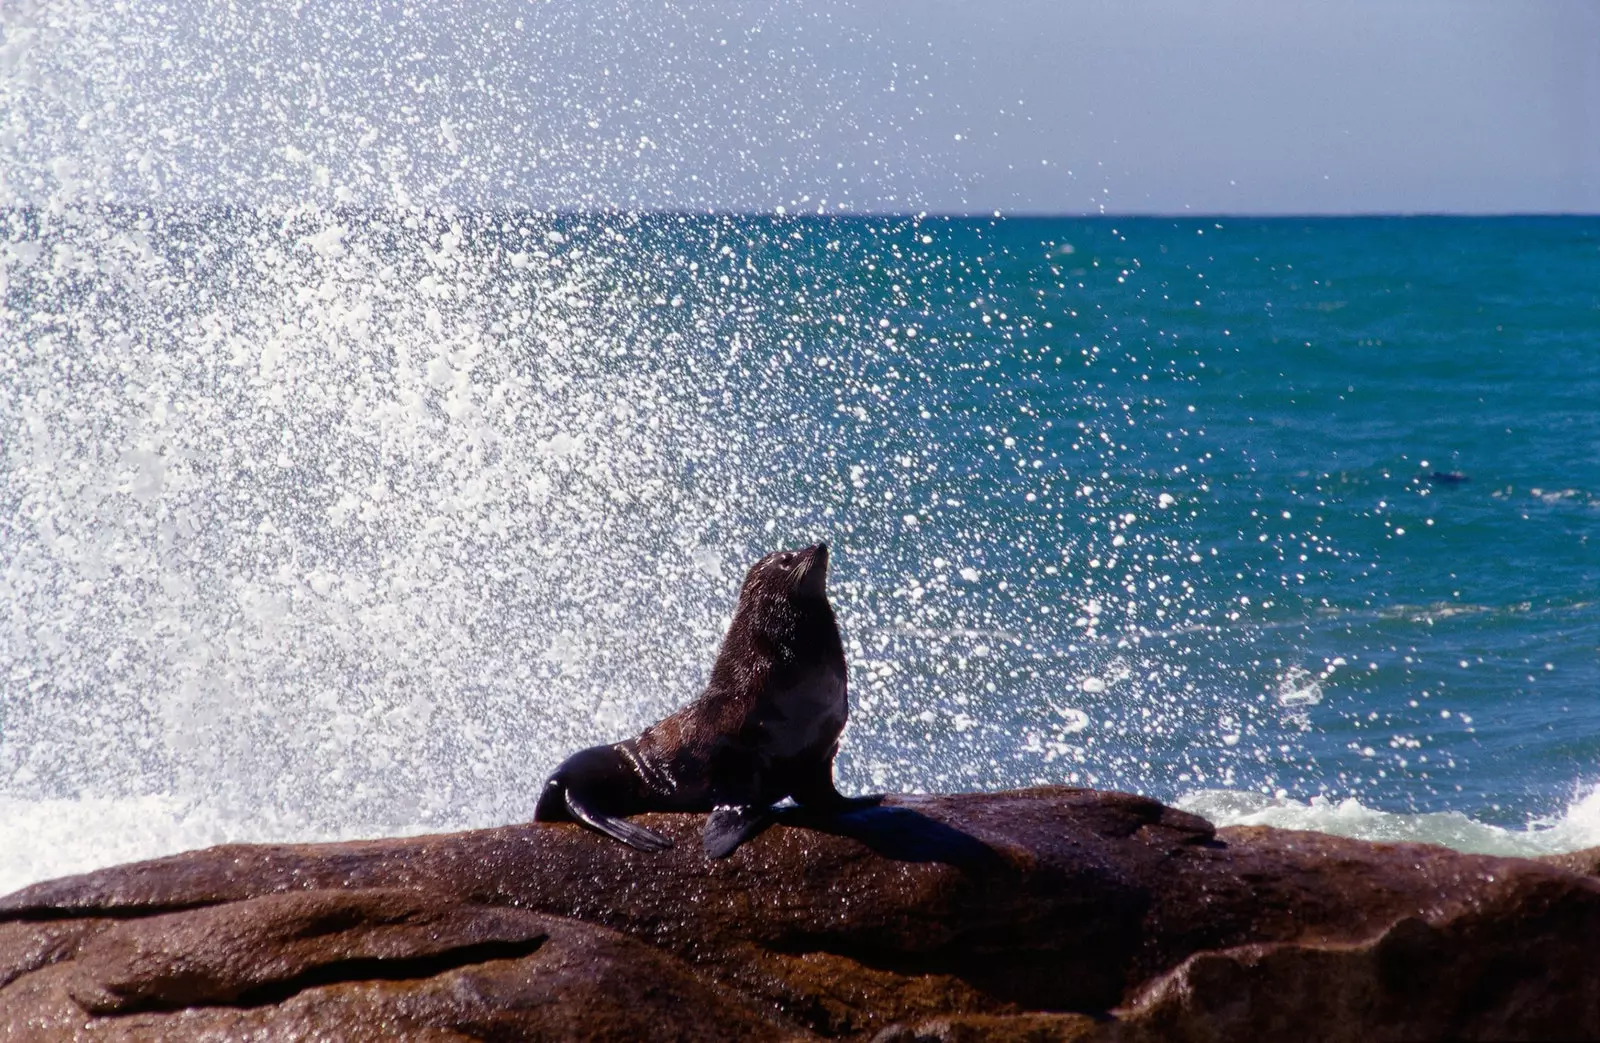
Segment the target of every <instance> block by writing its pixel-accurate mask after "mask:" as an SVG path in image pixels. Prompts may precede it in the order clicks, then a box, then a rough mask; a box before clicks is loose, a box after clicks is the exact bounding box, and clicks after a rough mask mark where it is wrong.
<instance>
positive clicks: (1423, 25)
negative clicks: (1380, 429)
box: [0, 0, 1600, 214]
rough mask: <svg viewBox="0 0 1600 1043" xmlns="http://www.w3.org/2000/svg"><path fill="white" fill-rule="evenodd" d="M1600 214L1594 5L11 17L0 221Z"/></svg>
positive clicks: (21, 11)
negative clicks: (328, 211) (286, 214)
mask: <svg viewBox="0 0 1600 1043" xmlns="http://www.w3.org/2000/svg"><path fill="white" fill-rule="evenodd" d="M63 198H66V199H69V200H72V199H77V200H114V201H122V202H128V201H166V202H168V203H171V204H174V205H177V204H182V203H193V202H245V203H261V202H269V203H276V204H289V205H298V204H302V203H310V204H314V205H315V204H337V203H348V204H358V205H387V204H396V203H398V204H401V205H414V204H422V205H438V204H456V205H469V206H471V205H486V204H505V205H516V206H527V207H532V208H535V209H573V208H590V207H605V208H625V209H669V210H672V209H687V210H708V209H709V210H724V211H772V210H775V209H777V208H779V207H782V208H783V209H784V210H785V211H788V212H794V211H818V210H821V211H823V212H828V213H837V212H855V213H861V212H886V211H887V212H908V211H909V212H934V213H989V212H991V211H995V210H999V211H1002V212H1009V213H1017V212H1022V213H1098V212H1106V213H1116V214H1125V213H1185V212H1189V213H1229V214H1237V213H1261V214H1272V213H1418V212H1426V213H1505V212H1588V213H1596V212H1600V3H1597V2H1595V0H1495V2H1482V0H1382V2H1374V0H1214V2H1211V3H1205V4H1198V3H1192V2H1176V0H1057V2H1044V0H1006V2H1003V3H979V2H976V0H858V2H844V0H817V2H814V3H806V4H801V3H776V2H774V3H748V2H736V0H692V2H675V3H659V2H655V3H646V2H644V0H629V2H623V3H618V2H614V0H591V2H587V3H577V2H567V0H545V2H527V0H434V2H430V3H426V4H423V3H416V4H410V3H407V2H405V0H379V2H369V0H324V2H321V3H316V4H303V3H300V2H298V0H262V2H260V3H256V4H249V5H243V4H235V5H231V6H230V5H229V4H227V3H225V2H222V0H168V2H167V3H166V4H163V5H141V4H133V5H123V9H122V10H120V11H119V10H117V8H116V7H115V6H112V5H105V4H101V3H97V2H92V0H13V2H9V3H7V4H6V5H4V6H3V7H0V203H4V202H18V201H22V202H33V203H41V202H44V201H47V200H51V199H54V200H58V201H59V200H61V199H63Z"/></svg>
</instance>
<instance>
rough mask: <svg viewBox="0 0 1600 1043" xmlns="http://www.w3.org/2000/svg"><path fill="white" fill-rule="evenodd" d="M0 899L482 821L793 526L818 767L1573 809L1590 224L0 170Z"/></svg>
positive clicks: (724, 612) (1468, 835)
mask: <svg viewBox="0 0 1600 1043" xmlns="http://www.w3.org/2000/svg"><path fill="white" fill-rule="evenodd" d="M0 302H3V309H4V310H3V311H0V506H3V509H0V618H3V623H0V679H3V680H0V684H3V691H0V892H4V891H9V890H11V889H13V888H16V887H20V886H23V885H25V884H27V883H29V882H32V881H34V880H38V879H43V878H47V877H51V876H56V875H60V874H64V873H70V872H78V871H82V870H86V869H89V868H93V867H96V866H100V865H105V864H110V863H113V862H117V861H123V860H127V859H132V858H140V857H149V856H154V855H158V854H163V853H167V852H171V851H176V850H181V849H185V848H191V847H197V846H203V845H206V844H212V843H217V842H222V841H232V840H248V841H265V840H314V839H331V838H344V837H357V836H372V835H380V834H386V833H415V832H422V831H437V830H448V829H459V828H467V827H473V826H484V825H490V824H496V823H502V822H510V821H522V820H526V819H527V818H529V817H530V816H531V813H532V809H533V805H534V800H535V797H536V795H537V793H538V788H539V786H540V784H541V783H542V781H543V779H544V777H545V775H546V773H547V772H548V771H549V770H550V769H551V768H552V767H553V766H554V765H555V763H556V762H557V761H558V760H560V759H561V758H562V757H563V756H564V755H565V754H567V753H569V752H571V751H572V750H574V749H576V748H578V747H580V746H582V745H587V744H591V743H597V742H603V741H609V740H615V739H619V738H623V737H626V736H628V735H630V734H633V733H634V732H635V731H637V730H638V729H639V728H640V727H642V726H643V725H645V724H647V723H649V722H650V721H652V720H654V719H657V718H658V717H660V716H662V715H664V714H665V713H667V712H669V711H670V710H672V709H673V708H675V707H676V706H678V705H681V704H682V703H683V702H685V701H687V700H688V699H690V698H692V697H693V696H694V695H695V694H696V693H697V692H698V690H699V688H700V686H701V685H702V684H703V683H704V681H705V678H706V674H707V671H708V669H709V666H710V664H711V660H712V657H713V655H714V653H715V649H716V645H717V641H718V639H719V636H720V634H721V631H722V628H723V627H724V626H725V625H726V622H727V620H728V618H729V614H730V611H731V608H732V605H733V600H734V597H735V594H736V591H737V587H738V583H739V581H740V578H741V576H742V574H743V570H744V569H745V568H746V567H747V566H748V565H749V564H750V563H751V562H753V561H754V560H755V559H756V558H757V557H759V556H760V555H761V554H763V553H765V552H767V551H769V550H772V549H774V548H777V547H781V546H793V545H799V544H803V543H810V542H812V541H815V540H818V539H825V540H827V541H828V542H829V544H830V546H831V547H832V550H833V555H834V557H833V567H832V575H831V578H830V588H831V594H832V598H833V602H834V605H835V608H836V610H837V611H838V614H839V616H840V619H841V623H842V626H843V629H844V633H845V639H846V645H847V652H848V656H849V659H850V671H851V677H850V686H851V700H852V717H851V724H850V728H849V730H848V732H847V733H846V736H845V741H844V748H843V751H842V752H841V754H840V757H839V759H838V763H837V773H838V776H839V779H840V784H841V787H842V788H843V789H845V790H846V791H847V792H861V791H950V790H988V789H999V788H1006V787H1018V786H1030V785H1037V784H1049V783H1062V784H1070V785H1080V786H1094V787H1103V788H1117V789H1125V790H1132V791H1135V792H1140V793H1145V794H1149V795H1151V796H1154V797H1157V798H1160V799H1162V800H1166V801H1172V802H1176V803H1178V804H1179V805H1181V806H1183V807H1187V808H1190V809H1191V810H1196V811H1199V812H1200V813H1202V814H1206V815H1208V816H1209V817H1211V818H1212V819H1213V820H1215V821H1217V822H1219V823H1224V824H1225V823H1236V822H1265V823H1270V824H1277V825H1287V826H1293V827H1296V828H1309V829H1321V830H1327V831H1333V832H1342V833H1347V834H1350V835H1356V836H1366V837H1373V838H1380V839H1416V840H1426V841H1432V842H1436V843H1445V844H1450V845H1452V846H1456V847H1459V848H1461V849H1464V850H1474V851H1493V852H1501V853H1522V854H1538V853H1545V852H1552V851H1561V850H1572V849H1576V848H1581V847H1585V846H1591V845H1597V844H1600V790H1597V788H1596V787H1597V786H1600V407H1597V405H1596V403H1597V402H1600V219H1597V218H1559V217H1551V218H1496V219H1469V218H1429V217H1414V218H1329V219H1299V218H1283V219H1254V218H1226V217H1224V218H1211V217H1207V218H1155V217H1142V218H1124V217H1118V218H1081V219H1080V218H1043V217H1039V218H1034V217H1004V218H999V217H996V218H953V217H937V216H923V217H911V216H905V217H822V216H760V217H747V216H731V215H715V214H713V215H674V214H609V213H608V214H592V215H575V214H555V215H548V214H537V213H527V212H518V211H512V210H506V211H494V212H488V211H478V212H469V211H457V212H450V211H430V212H424V211H400V210H396V211H374V210H357V209H346V210H340V209H331V210H330V209H318V208H304V209H295V210H284V209H277V210H263V211H251V210H229V209H210V210H206V209H192V210H159V209H157V210H139V209H137V208H124V209H110V208H104V209H101V208H93V207H86V206H78V207H67V208H52V209H37V210H27V209H21V210H11V211H8V212H5V213H4V214H0Z"/></svg>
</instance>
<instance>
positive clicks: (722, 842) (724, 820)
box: [705, 805, 772, 858]
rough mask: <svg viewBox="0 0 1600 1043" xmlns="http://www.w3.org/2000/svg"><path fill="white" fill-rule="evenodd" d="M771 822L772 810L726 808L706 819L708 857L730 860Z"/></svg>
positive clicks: (716, 811)
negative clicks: (728, 858)
mask: <svg viewBox="0 0 1600 1043" xmlns="http://www.w3.org/2000/svg"><path fill="white" fill-rule="evenodd" d="M771 821H772V809H771V808H763V807H751V806H748V805H745V806H728V805H724V806H722V807H719V808H716V809H714V810H713V811H712V812H711V814H710V815H708V816H707V817H706V832H705V849H706V857H707V858H727V857H728V856H729V855H731V854H733V853H734V852H735V851H737V850H738V849H739V845H740V844H743V843H744V842H745V841H746V840H749V839H750V838H751V837H753V836H755V835H756V834H757V833H759V832H761V831H762V830H763V829H765V828H766V827H767V824H768V823H770V822H771Z"/></svg>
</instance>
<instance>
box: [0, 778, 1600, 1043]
mask: <svg viewBox="0 0 1600 1043" xmlns="http://www.w3.org/2000/svg"><path fill="white" fill-rule="evenodd" d="M641 819H642V821H643V822H644V823H645V824H647V825H649V826H650V827H651V828H653V829H656V830H657V831H659V832H662V833H664V834H666V835H668V836H672V837H674V839H676V840H678V841H679V845H678V847H676V848H675V849H673V850H671V851H668V852H665V853H662V854H656V855H647V854H643V853H641V852H637V851H634V850H632V849H630V848H626V847H624V846H622V845H620V844H616V843H613V842H609V841H606V840H603V839H601V838H598V837H596V836H594V835H593V834H590V833H587V832H585V831H583V830H581V829H579V828H577V827H574V826H565V825H525V826H507V827H503V828H500V829H491V830H479V831H475V832H470V833H461V834H455V835H450V836H435V837H416V838H406V839H398V840H379V841H365V842H356V843H347V844H330V845H304V846H293V845H286V846H259V847H248V846H237V845H236V846H228V847H221V848H213V849H210V850H207V851H199V852H193V853H190V854H186V855H179V856H175V857H173V858H167V859H159V860H156V861H153V862H146V863H140V864H137V865H132V866H122V867H117V868H114V869H108V870H103V871H101V872H97V873H91V874H87V875H85V876H80V877H74V878H69V879H65V880H58V881H51V882H48V883H44V884H39V885H36V886H34V887H31V888H27V889H25V890H23V891H19V892H17V893H16V894H14V895H11V896H8V897H6V898H4V899H0V1038H6V1037H5V1033H6V1031H8V1029H7V1026H10V1028H9V1031H12V1032H13V1034H15V1033H16V1032H18V1031H20V1029H18V1028H17V1026H19V1025H27V1026H29V1027H30V1032H35V1035H32V1036H28V1037H22V1036H18V1037H17V1038H58V1037H59V1038H70V1037H71V1036H72V1035H73V1034H74V1033H77V1032H79V1031H87V1030H88V1028H87V1027H88V1026H91V1025H92V1026H93V1028H94V1031H95V1033H96V1035H97V1036H98V1035H99V1034H101V1033H102V1032H104V1031H106V1030H107V1026H111V1025H119V1026H125V1027H126V1026H134V1025H137V1024H144V1023H146V1022H147V1021H150V1020H151V1019H180V1020H181V1019H186V1018H187V1019H190V1020H191V1021H192V1025H191V1024H190V1021H184V1022H183V1024H184V1025H185V1026H186V1028H185V1031H188V1030H189V1028H193V1029H194V1031H196V1032H198V1031H200V1027H201V1026H202V1025H204V1026H209V1027H207V1028H205V1031H207V1032H214V1033H220V1035H219V1036H218V1037H217V1038H228V1037H231V1036H235V1035H242V1034H245V1033H248V1032H255V1031H256V1030H258V1029H260V1030H262V1031H266V1032H268V1035H269V1036H271V1035H274V1034H282V1033H290V1034H292V1032H291V1026H294V1025H300V1026H306V1031H308V1032H309V1031H313V1029H314V1030H315V1031H317V1032H324V1033H330V1034H333V1035H338V1036H341V1037H342V1038H350V1037H351V1036H352V1035H359V1034H360V1032H364V1031H368V1030H370V1031H372V1032H377V1031H378V1030H377V1029H376V1028H373V1026H379V1025H398V1024H404V1025H405V1026H407V1031H411V1030H412V1029H415V1030H416V1031H417V1032H418V1033H420V1032H423V1031H425V1030H426V1031H435V1032H442V1033H458V1034H461V1035H464V1036H470V1037H474V1038H480V1037H481V1036H483V1035H484V1034H486V1033H488V1034H492V1032H499V1031H501V1030H502V1029H504V1030H505V1031H508V1032H510V1033H511V1034H512V1036H514V1037H517V1038H561V1035H562V1032H564V1031H568V1030H570V1031H574V1032H578V1033H579V1034H580V1035H588V1036H590V1037H592V1038H633V1037H630V1035H629V1034H630V1033H635V1034H637V1032H639V1031H645V1033H646V1035H645V1037H638V1038H661V1037H663V1036H667V1035H668V1034H670V1033H676V1034H677V1035H676V1037H674V1038H698V1037H699V1035H701V1034H714V1035H717V1036H718V1037H719V1038H721V1037H738V1036H740V1035H744V1036H747V1037H749V1038H778V1037H784V1036H791V1037H801V1036H803V1035H805V1034H807V1033H814V1034H818V1035H824V1036H833V1037H860V1038H871V1037H872V1036H874V1035H875V1034H878V1033H880V1032H883V1033H885V1035H884V1038H885V1039H891V1038H893V1039H901V1038H904V1039H923V1038H927V1039H952V1040H954V1039H962V1040H965V1039H994V1040H1010V1039H1017V1040H1021V1039H1041V1040H1043V1039H1077V1038H1101V1037H1104V1038H1108V1039H1110V1038H1122V1037H1128V1038H1139V1039H1155V1038H1167V1037H1173V1038H1194V1039H1201V1038H1206V1039H1209V1038H1223V1037H1228V1038H1249V1037H1252V1036H1253V1037H1256V1038H1264V1037H1263V1034H1267V1035H1270V1034H1275V1029H1274V1026H1281V1025H1292V1026H1294V1029H1293V1030H1294V1031H1295V1032H1296V1033H1297V1034H1300V1035H1305V1036H1307V1037H1308V1038H1312V1039H1316V1038H1330V1039H1332V1038H1344V1036H1342V1035H1340V1033H1345V1032H1348V1033H1349V1034H1351V1035H1372V1034H1374V1033H1375V1032H1376V1033H1377V1034H1379V1035H1381V1036H1383V1037H1384V1038H1388V1037H1394V1038H1404V1037H1426V1036H1429V1035H1434V1036H1437V1035H1439V1034H1441V1033H1443V1034H1451V1035H1469V1036H1470V1035H1473V1034H1475V1033H1477V1034H1485V1033H1488V1034H1499V1035H1501V1036H1518V1035H1522V1036H1533V1035H1538V1034H1540V1033H1541V1032H1543V1033H1545V1034H1548V1032H1549V1031H1550V1030H1551V1028H1552V1026H1555V1027H1559V1028H1562V1032H1563V1033H1564V1034H1567V1035H1578V1036H1582V1035H1588V1036H1591V1037H1597V1036H1600V1007H1597V1006H1596V997H1600V880H1596V879H1595V878H1594V877H1592V876H1586V875H1582V874H1580V873H1575V872H1573V871H1571V869H1569V868H1567V867H1565V866H1561V865H1551V864H1547V863H1540V862H1536V861H1529V860H1519V859H1496V858H1486V857H1481V856H1472V855H1463V854H1459V853H1457V852H1453V851H1448V850H1446V849H1443V848H1437V847H1431V846H1427V845H1415V844H1412V845H1405V844H1370V843H1364V842H1361V841H1355V840H1347V839H1343V838H1338V837H1330V836H1323V835H1320V834H1312V833H1297V832H1290V831H1282V830H1273V829H1267V828H1244V829H1225V830H1220V831H1213V830H1212V828H1211V827H1210V825H1209V824H1207V823H1205V822H1204V821H1203V820H1200V819H1198V818H1196V817H1194V816H1192V815H1187V814H1185V813H1183V812H1180V811H1176V810H1174V809H1171V808H1167V807H1164V806H1163V805H1161V804H1159V803H1157V802H1155V801H1151V800H1147V799H1145V798H1141V797H1135V796H1130V795H1127V794H1117V793H1096V792H1092V791H1086V790H1072V789H1061V788H1050V789H1038V790H1028V791H1022V792H1015V793H998V794H969V795H963V796H944V797H901V798H895V799H893V800H891V801H890V802H889V803H888V804H887V805H886V806H884V807H881V808H876V809H868V810H864V811H858V812H855V813H852V814H850V815H848V816H844V817H841V818H832V819H829V818H820V817H808V816H807V815H805V814H804V813H800V812H795V813H791V814H788V815H786V816H784V819H783V823H782V824H780V825H779V826H776V827H774V828H773V829H771V830H770V831H769V832H767V833H766V834H764V835H763V836H761V837H758V838H757V839H756V840H754V841H752V842H751V843H749V844H747V845H746V846H745V847H744V848H742V849H740V850H739V851H738V852H737V853H736V854H735V855H734V856H733V857H732V858H730V859H728V860H726V861H723V862H714V863H708V862H706V861H704V860H703V859H702V858H701V857H700V855H699V852H698V844H697V843H696V840H697V837H698V830H699V826H700V818H699V816H674V815H651V816H642V817H641ZM1407 925H1412V926H1407ZM1419 932H1420V933H1419ZM1397 954H1398V955H1397ZM464 982H470V983H471V988H470V989H467V986H466V985H464V984H462V983H464ZM463 990H467V991H469V992H470V993H471V995H472V996H474V997H477V998H475V999H472V1000H471V1002H468V1000H466V999H463V998H462V997H463V996H465V995H466V994H467V992H464V991H463ZM1558 990H1559V995H1557V994H1556V992H1557V991H1558ZM1241 997H1242V999H1241ZM536 998H537V999H536ZM14 1011H17V1012H21V1013H16V1014H13V1012H14ZM7 1018H11V1019H12V1020H10V1021H9V1022H8V1021H7V1020H6V1019H7ZM562 1018H568V1019H571V1020H569V1021H565V1022H563V1021H561V1019H562ZM152 1023H153V1022H152ZM174 1024H176V1022H174ZM346 1026H353V1027H349V1028H348V1030H347V1028H346ZM360 1026H368V1028H367V1029H362V1028H360ZM495 1026H499V1027H495ZM562 1026H565V1028H563V1027H562ZM1218 1026H1221V1027H1218ZM641 1027H642V1028H641ZM491 1029H492V1032H491ZM268 1030H270V1031H268ZM119 1031H120V1030H119ZM895 1033H899V1035H894V1034H895ZM907 1033H909V1035H907ZM941 1033H942V1035H941ZM439 1038H450V1037H448V1036H441V1037H439Z"/></svg>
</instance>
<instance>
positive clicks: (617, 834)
mask: <svg viewBox="0 0 1600 1043" xmlns="http://www.w3.org/2000/svg"><path fill="white" fill-rule="evenodd" d="M567 810H568V811H569V812H571V813H572V817H573V818H575V819H577V820H578V821H579V822H582V823H583V824H584V825H586V826H588V827H589V828H590V829H597V830H599V831H600V832H602V833H604V834H605V835H606V836H608V837H611V838H612V839H613V840H620V841H622V842H623V843H624V844H627V845H628V846H629V847H632V848H638V849H639V850H640V851H651V852H655V851H665V850H666V849H667V848H669V847H671V846H672V841H671V840H670V839H668V838H667V837H664V836H662V835H661V834H660V833H657V832H656V831H655V830H651V829H645V828H644V827H643V826H636V825H634V824H633V823H632V822H629V821H628V820H627V819H621V818H612V817H611V816H609V815H602V814H600V813H599V812H598V811H594V810H591V809H589V808H586V807H584V806H583V804H582V803H581V802H579V801H578V800H577V799H575V798H574V797H573V796H572V791H571V790H570V789H569V790H567Z"/></svg>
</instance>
